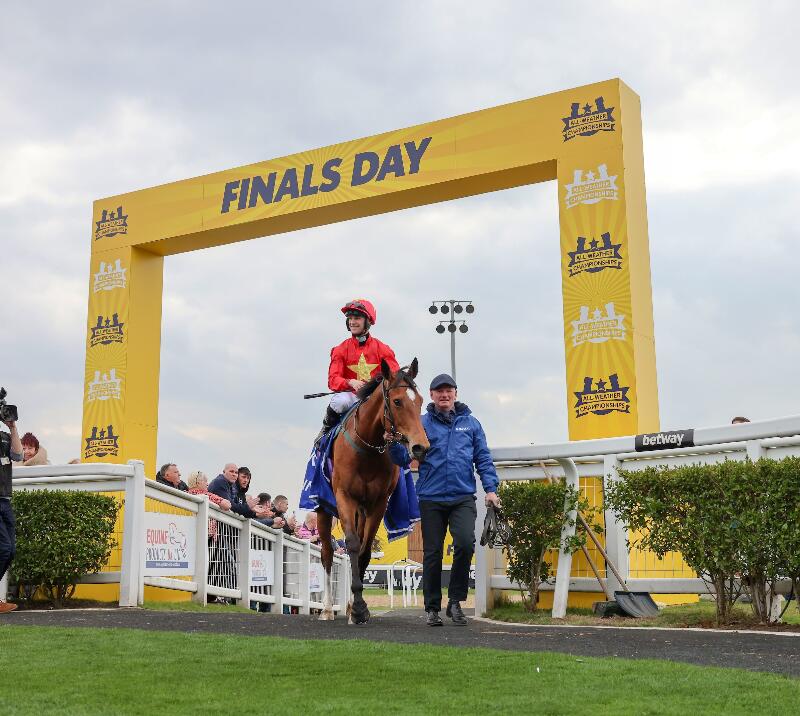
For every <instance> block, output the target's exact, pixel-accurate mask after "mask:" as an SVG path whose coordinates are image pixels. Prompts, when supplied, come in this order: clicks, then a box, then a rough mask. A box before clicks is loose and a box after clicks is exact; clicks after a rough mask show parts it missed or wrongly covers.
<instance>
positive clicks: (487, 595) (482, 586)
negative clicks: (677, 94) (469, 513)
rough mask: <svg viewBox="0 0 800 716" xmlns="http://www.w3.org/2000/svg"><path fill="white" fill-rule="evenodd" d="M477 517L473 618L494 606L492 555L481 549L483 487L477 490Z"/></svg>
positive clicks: (483, 513)
mask: <svg viewBox="0 0 800 716" xmlns="http://www.w3.org/2000/svg"><path fill="white" fill-rule="evenodd" d="M476 506H477V508H478V517H477V519H476V520H475V616H477V617H479V616H482V615H483V614H485V613H486V612H487V611H489V609H491V608H492V607H493V606H494V592H493V591H492V572H494V553H493V552H492V551H490V549H489V547H488V546H486V547H481V534H482V533H483V521H484V519H486V501H485V499H484V492H483V487H482V486H481V487H480V488H479V489H478V500H477V505H476Z"/></svg>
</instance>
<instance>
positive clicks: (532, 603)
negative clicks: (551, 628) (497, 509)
mask: <svg viewBox="0 0 800 716" xmlns="http://www.w3.org/2000/svg"><path fill="white" fill-rule="evenodd" d="M498 494H499V496H500V499H501V501H502V504H503V514H504V515H505V517H506V519H507V521H508V524H509V527H510V528H511V538H510V540H509V544H508V546H507V547H506V554H507V556H508V578H509V579H510V580H511V581H512V582H516V583H517V585H518V586H519V590H520V595H521V596H522V602H523V604H524V606H525V608H526V609H527V610H528V611H531V612H533V611H536V607H537V602H538V600H539V589H540V587H541V586H542V584H544V583H546V582H550V581H552V579H553V573H552V568H551V565H550V563H549V562H548V561H547V559H546V556H547V552H548V551H549V550H553V549H561V548H562V547H563V548H565V549H566V550H567V551H569V552H575V551H577V550H579V549H580V548H581V546H582V545H584V544H585V543H586V535H585V534H583V533H582V532H576V534H575V535H574V536H573V537H571V538H568V539H567V540H565V541H562V539H561V530H562V528H563V527H564V525H565V524H566V525H569V526H574V524H575V521H574V520H571V519H570V518H569V512H570V511H571V510H573V509H575V508H577V509H579V510H580V511H581V513H582V514H583V516H584V518H585V519H586V521H587V522H588V523H590V524H591V523H592V521H593V519H592V518H593V517H594V514H595V512H594V510H593V509H592V508H591V507H590V505H589V503H588V501H587V500H586V499H585V498H583V497H581V495H580V493H579V492H578V491H577V490H576V489H575V488H573V487H569V486H568V485H566V483H565V482H564V480H555V481H553V482H546V481H543V480H532V481H530V482H503V483H501V485H500V489H499V493H498ZM591 526H592V528H593V529H594V530H595V531H596V532H602V528H601V527H600V526H599V525H597V524H594V525H591Z"/></svg>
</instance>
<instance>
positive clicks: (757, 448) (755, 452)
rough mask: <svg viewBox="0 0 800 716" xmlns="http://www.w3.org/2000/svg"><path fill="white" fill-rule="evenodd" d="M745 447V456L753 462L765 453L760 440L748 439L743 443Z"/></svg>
mask: <svg viewBox="0 0 800 716" xmlns="http://www.w3.org/2000/svg"><path fill="white" fill-rule="evenodd" d="M745 446H746V448H747V457H749V458H750V460H752V461H753V462H756V461H757V460H760V459H761V458H762V457H764V455H766V452H767V451H766V450H764V446H763V445H762V444H761V440H748V441H747V442H746V443H745Z"/></svg>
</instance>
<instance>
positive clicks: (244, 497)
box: [236, 467, 258, 510]
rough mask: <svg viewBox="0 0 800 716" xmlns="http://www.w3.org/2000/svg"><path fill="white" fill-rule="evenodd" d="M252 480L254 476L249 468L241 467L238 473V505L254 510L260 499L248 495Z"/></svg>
mask: <svg viewBox="0 0 800 716" xmlns="http://www.w3.org/2000/svg"><path fill="white" fill-rule="evenodd" d="M252 479H253V476H252V474H251V473H250V468H249V467H240V468H239V469H238V470H237V471H236V499H237V500H238V504H240V505H242V504H244V505H247V506H248V507H249V508H250V509H251V510H254V509H255V507H256V505H257V504H258V498H256V497H253V496H252V495H248V494H247V491H248V490H249V489H250V481H251V480H252Z"/></svg>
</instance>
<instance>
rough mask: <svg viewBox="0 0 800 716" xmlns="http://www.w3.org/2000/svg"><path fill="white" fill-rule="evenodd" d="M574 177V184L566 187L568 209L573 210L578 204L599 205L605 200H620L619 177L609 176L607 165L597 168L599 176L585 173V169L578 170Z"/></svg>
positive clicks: (591, 172)
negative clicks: (598, 203)
mask: <svg viewBox="0 0 800 716" xmlns="http://www.w3.org/2000/svg"><path fill="white" fill-rule="evenodd" d="M572 177H573V179H572V184H567V185H566V187H567V196H566V197H565V198H564V202H565V204H566V207H567V209H572V208H574V207H576V206H578V204H597V202H599V201H603V199H610V200H612V201H616V200H617V199H619V189H618V188H617V175H616V174H614V175H611V176H609V174H608V167H607V166H606V165H605V164H601V165H600V166H598V167H597V174H595V173H594V172H593V171H588V172H584V171H583V169H576V170H575V172H574V173H573V175H572Z"/></svg>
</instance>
